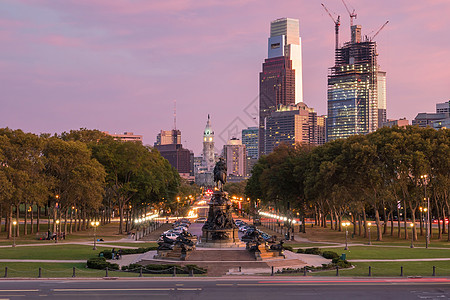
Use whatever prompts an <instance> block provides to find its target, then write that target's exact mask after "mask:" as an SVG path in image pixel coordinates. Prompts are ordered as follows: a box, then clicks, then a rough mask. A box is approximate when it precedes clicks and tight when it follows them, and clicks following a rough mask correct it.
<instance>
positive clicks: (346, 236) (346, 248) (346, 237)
mask: <svg viewBox="0 0 450 300" xmlns="http://www.w3.org/2000/svg"><path fill="white" fill-rule="evenodd" d="M342 226H344V227H345V248H344V250H348V226H350V222H344V223H342Z"/></svg>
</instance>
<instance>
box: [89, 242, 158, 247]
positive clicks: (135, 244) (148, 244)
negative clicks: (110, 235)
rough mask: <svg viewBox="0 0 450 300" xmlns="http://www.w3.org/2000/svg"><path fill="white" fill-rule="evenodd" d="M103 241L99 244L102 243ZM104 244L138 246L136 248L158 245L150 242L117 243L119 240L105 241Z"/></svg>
mask: <svg viewBox="0 0 450 300" xmlns="http://www.w3.org/2000/svg"><path fill="white" fill-rule="evenodd" d="M102 243H103V242H101V243H99V244H97V245H101V244H102ZM104 244H108V245H114V246H126V247H136V248H148V247H155V246H158V244H157V243H153V242H148V243H117V242H104Z"/></svg>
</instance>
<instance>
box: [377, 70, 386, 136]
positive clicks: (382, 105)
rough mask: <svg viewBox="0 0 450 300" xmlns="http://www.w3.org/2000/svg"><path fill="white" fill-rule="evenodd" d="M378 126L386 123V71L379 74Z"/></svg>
mask: <svg viewBox="0 0 450 300" xmlns="http://www.w3.org/2000/svg"><path fill="white" fill-rule="evenodd" d="M377 99H378V126H377V127H378V128H380V127H382V126H383V124H384V123H386V121H387V120H386V117H387V116H386V72H383V71H378V74H377Z"/></svg>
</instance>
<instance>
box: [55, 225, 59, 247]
mask: <svg viewBox="0 0 450 300" xmlns="http://www.w3.org/2000/svg"><path fill="white" fill-rule="evenodd" d="M58 225H59V220H56V235H55V243H57V242H58Z"/></svg>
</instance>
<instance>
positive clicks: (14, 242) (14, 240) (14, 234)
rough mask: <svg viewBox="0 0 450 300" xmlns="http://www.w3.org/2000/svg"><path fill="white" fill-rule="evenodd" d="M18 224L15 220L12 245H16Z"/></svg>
mask: <svg viewBox="0 0 450 300" xmlns="http://www.w3.org/2000/svg"><path fill="white" fill-rule="evenodd" d="M16 225H17V221H13V226H14V227H13V244H12V246H13V247H15V246H16Z"/></svg>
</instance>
